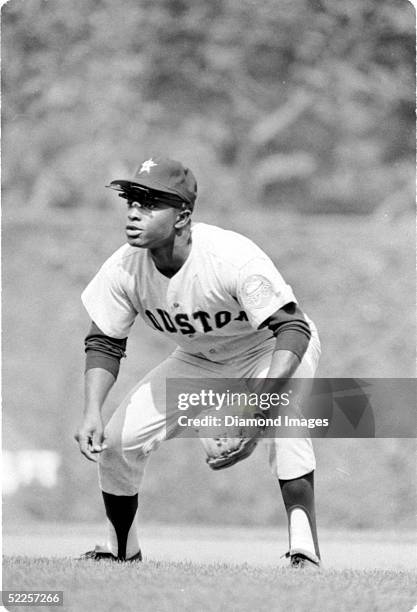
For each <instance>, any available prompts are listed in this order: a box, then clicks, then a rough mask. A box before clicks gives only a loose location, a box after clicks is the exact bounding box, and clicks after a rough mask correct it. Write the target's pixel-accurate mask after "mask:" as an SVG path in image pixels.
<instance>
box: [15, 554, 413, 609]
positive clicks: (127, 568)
mask: <svg viewBox="0 0 417 612" xmlns="http://www.w3.org/2000/svg"><path fill="white" fill-rule="evenodd" d="M4 572H5V578H4V582H5V587H4V588H6V587H7V589H8V590H12V589H13V588H19V589H21V590H30V589H33V588H34V587H33V585H34V584H36V585H37V588H38V589H39V588H40V585H41V588H42V589H51V590H63V591H64V606H63V609H64V610H77V611H78V610H79V611H82V610H89V611H94V612H95V611H98V610H100V611H103V612H110V611H114V612H124V611H126V612H130V611H132V612H133V611H136V610H143V611H146V612H148V611H149V612H150V611H152V612H159V611H161V612H162V611H165V610H166V611H177V610H178V611H179V610H199V611H200V610H201V611H204V612H206V611H207V612H211V611H213V612H214V611H218V610H230V611H232V610H233V611H234V610H241V611H246V610H248V611H249V610H254V611H258V612H260V611H262V610H265V611H266V610H268V611H271V610H276V611H280V610H283V611H284V610H285V611H288V610H291V611H292V612H301V611H304V610H309V611H310V612H316V611H317V612H318V611H320V612H322V611H323V610H325V611H331V612H333V611H334V612H336V611H338V612H343V611H346V612H347V611H349V612H352V611H353V610H354V611H355V612H362V611H363V612H370V611H372V610H375V611H381V612H382V611H387V612H388V611H390V612H393V611H394V610H395V611H396V612H407V611H409V610H410V609H411V608H412V607H413V606H414V603H415V601H416V586H415V575H413V574H412V573H411V572H405V571H400V572H395V571H384V570H374V571H358V570H341V571H338V570H332V571H323V572H319V573H316V572H313V573H311V572H308V571H307V570H290V569H286V568H285V569H284V568H260V567H253V566H250V565H247V564H242V565H234V564H220V563H218V564H212V565H201V564H197V563H192V562H184V563H173V562H166V561H146V562H144V563H142V564H132V565H129V564H114V563H111V562H101V563H100V564H97V563H95V562H93V561H88V562H79V561H74V560H71V559H56V560H51V559H47V558H37V559H36V558H34V559H30V558H27V557H14V558H6V559H5V561H4ZM15 608H16V606H10V607H8V608H7V609H10V610H13V609H15ZM61 609H62V608H61Z"/></svg>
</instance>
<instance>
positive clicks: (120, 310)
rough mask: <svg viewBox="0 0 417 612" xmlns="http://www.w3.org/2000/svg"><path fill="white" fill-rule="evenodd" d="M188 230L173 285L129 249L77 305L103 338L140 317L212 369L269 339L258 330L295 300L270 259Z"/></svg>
mask: <svg viewBox="0 0 417 612" xmlns="http://www.w3.org/2000/svg"><path fill="white" fill-rule="evenodd" d="M191 231H192V246H191V251H190V254H189V256H188V258H187V260H186V261H185V263H184V264H183V265H182V267H181V268H180V270H178V272H177V273H176V274H175V275H174V276H173V277H172V278H168V277H166V276H164V275H163V274H161V272H159V270H158V269H157V268H156V267H155V264H154V262H153V260H152V257H151V255H150V252H149V251H148V249H140V248H137V247H132V246H130V245H129V244H125V245H123V246H122V247H121V248H119V249H118V250H117V251H116V252H115V253H114V254H113V255H112V256H111V257H110V258H109V259H108V260H107V261H106V262H105V263H104V265H103V266H102V267H101V269H100V270H99V272H98V273H97V275H96V276H95V277H94V278H93V280H92V281H91V282H90V283H89V285H88V286H87V288H86V289H85V291H84V292H83V294H82V301H83V304H84V306H85V308H86V309H87V312H88V313H89V315H90V317H91V319H92V320H93V321H94V322H95V323H96V325H97V326H98V327H99V328H100V329H101V330H102V331H103V332H104V333H105V334H106V335H108V336H111V337H114V338H125V337H127V336H128V334H129V330H130V328H131V327H132V325H133V322H134V320H135V318H136V316H137V315H138V314H140V316H141V317H142V318H143V320H144V321H145V322H146V323H147V324H148V325H149V326H150V327H152V328H153V329H154V330H155V331H157V332H158V333H161V334H164V335H165V336H168V337H171V338H172V339H173V340H174V341H175V342H176V343H177V345H179V346H180V347H181V348H182V349H183V350H185V351H187V352H188V353H192V354H194V355H199V356H201V357H205V358H206V359H210V360H211V361H216V362H219V361H224V360H227V359H230V358H232V357H234V356H239V355H242V354H243V353H244V352H246V351H249V350H251V349H253V348H255V347H257V346H259V345H261V344H262V343H263V342H265V341H266V340H268V339H270V338H272V332H271V331H270V330H268V329H261V330H259V329H258V328H259V326H260V325H261V324H262V323H263V322H264V321H265V320H266V319H267V318H268V317H269V316H271V315H272V314H273V313H274V312H275V311H276V310H278V309H279V308H282V307H283V306H285V304H288V303H289V302H296V299H295V297H294V294H293V291H292V289H291V287H290V286H289V285H287V284H286V283H285V281H284V279H283V278H282V276H281V275H280V274H279V272H278V270H277V269H276V267H275V266H274V264H273V263H272V261H271V260H270V259H269V257H268V256H267V255H266V254H265V253H264V252H263V251H262V250H261V249H260V248H259V247H258V246H256V245H255V244H254V243H253V242H252V241H251V240H249V239H248V238H246V237H244V236H242V235H240V234H237V233H236V232H232V231H229V230H224V229H221V228H218V227H215V226H212V225H207V224H205V223H195V224H193V225H192V226H191Z"/></svg>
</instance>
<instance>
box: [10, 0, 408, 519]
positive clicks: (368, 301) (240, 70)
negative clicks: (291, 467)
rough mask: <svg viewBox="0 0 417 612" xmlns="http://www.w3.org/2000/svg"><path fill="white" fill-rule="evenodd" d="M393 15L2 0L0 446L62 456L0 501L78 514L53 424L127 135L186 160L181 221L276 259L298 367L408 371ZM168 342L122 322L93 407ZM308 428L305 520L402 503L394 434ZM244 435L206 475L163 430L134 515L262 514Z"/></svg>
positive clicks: (34, 511)
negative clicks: (311, 500) (304, 348)
mask: <svg viewBox="0 0 417 612" xmlns="http://www.w3.org/2000/svg"><path fill="white" fill-rule="evenodd" d="M414 23H415V16H414V9H413V7H412V5H411V4H410V3H409V2H407V1H406V0H349V1H342V0H291V1H289V0H257V1H256V2H255V1H253V0H210V2H206V1H203V0H152V1H151V0H9V2H7V3H6V4H5V5H3V7H2V25H1V28H2V209H3V258H2V268H3V444H4V447H5V448H6V449H8V450H10V451H11V452H14V451H18V450H20V449H37V448H38V449H49V450H53V451H56V452H57V453H58V454H59V455H60V456H61V458H62V463H61V468H60V471H59V478H58V481H57V485H56V487H54V488H52V489H45V488H41V487H39V486H29V485H22V486H21V487H20V489H19V490H18V492H17V493H15V494H14V495H11V496H9V497H7V498H6V499H5V505H4V516H5V519H6V521H11V520H17V521H21V520H23V519H31V518H37V519H39V518H41V519H46V520H48V519H53V520H58V519H63V520H96V519H97V518H99V517H102V508H101V502H100V498H99V493H98V490H97V486H96V475H95V468H94V467H93V466H92V465H91V464H87V463H86V462H85V460H83V459H82V458H81V457H80V456H79V454H78V451H77V449H76V447H75V443H74V442H73V441H72V433H73V431H74V430H75V427H76V425H77V423H78V420H79V418H80V414H81V406H82V372H83V360H84V356H83V337H84V335H85V332H86V329H87V326H88V319H87V316H86V314H85V313H84V312H83V311H82V307H81V305H80V300H79V295H80V293H81V291H82V289H83V288H84V286H85V285H86V283H87V282H88V281H89V279H90V278H91V277H92V276H93V274H94V273H95V271H96V270H97V268H98V267H99V266H100V265H101V264H102V263H103V261H104V259H105V258H106V257H108V256H109V255H110V254H111V253H112V252H113V251H114V250H115V249H116V248H117V247H118V246H120V244H121V243H122V242H123V233H122V232H123V216H124V212H123V210H122V209H121V208H120V207H119V204H118V203H117V202H115V199H116V198H115V196H114V194H113V193H111V192H109V190H106V189H104V185H105V184H107V183H108V182H109V181H110V180H112V179H114V178H122V177H125V176H129V175H130V174H131V173H133V171H134V170H135V169H136V166H137V165H138V163H139V162H140V161H141V160H142V159H144V158H145V157H147V156H149V155H151V154H155V153H163V154H167V155H170V156H172V157H174V158H176V159H180V160H182V161H183V162H184V163H185V164H188V165H190V166H191V167H192V169H193V171H194V172H195V174H196V176H197V178H198V182H199V199H198V202H197V207H196V212H195V215H196V220H199V221H205V222H208V223H214V224H219V225H222V226H223V227H227V228H230V229H234V230H236V231H240V232H242V233H244V234H246V235H247V236H249V237H250V238H252V239H254V240H255V241H256V242H257V243H258V244H259V245H260V246H262V248H264V250H265V251H266V252H267V253H268V254H269V255H270V256H271V257H272V259H273V260H274V261H275V262H276V263H277V265H278V267H279V269H280V270H281V271H282V273H283V274H284V276H285V278H286V279H287V281H288V282H290V284H291V285H292V286H293V287H294V289H295V293H296V295H297V296H298V298H299V301H300V303H301V304H302V306H303V307H304V309H305V310H306V312H307V313H308V314H309V315H310V316H311V317H312V318H313V319H314V320H315V322H316V323H317V325H318V327H319V330H320V334H321V338H322V344H323V356H322V362H321V366H320V371H319V374H320V375H321V376H329V377H334V376H340V377H350V376H353V377H408V376H414V372H415V340H414V338H415V336H414V328H415V312H414V304H415V281H414V277H415V234H414V200H415V197H414V192H415V157H414V151H415V137H414V134H415V129H414V121H415V119H414V97H415V78H414V74H415V59H414V54H415V32H414ZM171 350H172V345H171V344H168V341H165V340H164V338H161V337H159V336H154V335H153V334H152V332H151V331H150V330H149V328H147V327H145V326H144V325H143V324H142V323H141V322H140V321H138V323H137V324H136V325H135V329H134V330H133V332H132V335H131V337H130V338H129V345H128V358H127V360H126V362H125V363H123V366H122V370H121V374H120V378H119V381H118V383H117V385H116V387H115V389H114V390H113V392H112V394H111V396H110V398H109V402H108V407H107V414H110V413H111V411H112V410H113V409H114V408H115V407H116V406H117V403H118V402H119V401H120V400H121V399H122V397H123V395H124V393H125V392H126V390H127V389H128V388H129V387H130V386H132V385H133V384H134V382H135V381H136V380H137V379H138V378H139V377H140V376H142V375H143V374H144V373H145V372H146V371H148V370H149V369H150V368H151V367H153V366H154V365H156V364H157V363H158V362H159V361H160V360H161V359H162V358H164V357H165V356H166V355H167V354H168V353H169V352H170V351H171ZM393 409H395V410H398V411H399V415H401V406H395V407H393ZM316 449H317V455H318V462H319V466H320V470H319V471H318V475H317V487H318V492H319V494H318V506H319V518H320V522H321V524H322V525H323V526H330V527H337V528H340V527H381V528H382V527H383V528H387V527H410V526H411V525H412V524H413V520H414V518H413V517H414V514H415V507H416V498H415V463H414V450H415V442H414V441H413V440H411V439H410V440H390V439H388V440H317V441H316ZM264 451H265V449H263V448H261V449H259V451H258V452H257V453H256V454H255V455H254V456H253V457H252V458H251V459H250V460H249V461H247V462H244V463H242V464H241V465H239V466H236V467H235V468H233V469H231V470H226V471H225V472H224V473H221V474H212V473H211V472H209V470H208V468H207V467H206V466H205V465H204V455H203V451H202V449H201V448H199V443H198V442H197V441H193V440H191V441H190V440H182V441H174V442H169V443H167V444H166V445H163V446H162V448H161V449H160V450H159V451H158V452H157V453H156V454H155V456H154V457H153V458H152V461H151V464H150V466H149V469H148V478H147V479H146V480H145V485H144V497H143V500H144V501H143V504H142V506H141V512H142V517H143V518H145V519H154V520H161V521H164V520H170V521H174V520H178V521H197V522H212V523H219V524H222V523H228V524H232V523H244V524H257V525H262V524H274V523H276V522H281V523H282V524H284V522H285V521H284V513H283V508H282V503H281V502H280V501H279V494H278V490H277V488H276V486H275V485H274V484H273V483H272V480H271V476H270V475H269V474H268V469H265V465H266V457H265V456H264V455H265V452H264ZM195 457H197V459H198V460H197V461H196V460H195Z"/></svg>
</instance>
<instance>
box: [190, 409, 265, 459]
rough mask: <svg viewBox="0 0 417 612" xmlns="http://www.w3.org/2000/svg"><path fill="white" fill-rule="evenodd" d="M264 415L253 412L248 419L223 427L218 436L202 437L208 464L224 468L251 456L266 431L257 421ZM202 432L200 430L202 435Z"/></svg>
mask: <svg viewBox="0 0 417 612" xmlns="http://www.w3.org/2000/svg"><path fill="white" fill-rule="evenodd" d="M263 416H264V415H261V414H259V413H256V414H253V413H252V414H251V415H250V417H248V418H246V419H243V418H242V419H239V421H240V424H239V423H236V424H235V425H232V426H230V427H224V428H222V429H221V433H219V436H218V437H216V438H205V437H200V440H201V443H202V445H203V447H204V449H205V451H206V453H207V459H206V461H207V464H208V466H209V467H210V468H211V469H212V470H222V469H224V468H227V467H231V466H232V465H235V463H238V462H239V461H243V459H246V458H247V457H249V456H250V455H251V454H252V453H253V451H254V450H255V448H256V445H257V444H258V441H259V439H260V438H261V437H262V435H263V433H264V430H265V428H264V426H263V425H259V424H258V423H257V421H258V418H259V417H263ZM211 431H212V430H211ZM202 433H203V431H202V430H199V434H200V436H201V434H202Z"/></svg>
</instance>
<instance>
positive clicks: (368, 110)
mask: <svg viewBox="0 0 417 612" xmlns="http://www.w3.org/2000/svg"><path fill="white" fill-rule="evenodd" d="M2 21H3V30H2V31H3V42H2V45H3V71H2V72H3V74H2V78H3V123H4V131H3V151H4V152H5V155H6V161H5V163H4V168H3V188H4V191H5V193H7V194H9V193H10V195H11V197H12V199H13V200H14V199H16V198H17V199H18V200H19V201H24V202H25V204H26V205H27V206H29V207H30V209H31V211H34V210H43V209H44V208H46V207H49V206H51V207H79V206H85V205H86V204H87V199H86V192H87V193H88V205H89V206H91V205H96V206H100V207H101V206H102V205H103V196H102V195H101V193H100V190H99V189H97V188H95V189H89V187H90V186H91V184H94V185H95V186H96V185H97V186H98V185H101V184H102V183H103V182H105V181H106V180H107V178H108V177H109V176H113V175H114V174H115V173H117V172H120V171H124V172H129V173H130V172H133V167H132V164H133V165H134V164H136V163H138V162H139V160H140V157H141V155H140V153H141V152H142V151H145V150H149V149H150V148H152V149H155V148H158V149H159V148H161V149H163V150H164V151H166V149H167V148H169V149H170V150H172V152H176V151H177V150H178V145H179V146H180V148H181V150H182V151H184V152H187V153H186V157H187V159H189V160H190V162H191V161H193V162H194V161H195V159H194V158H195V157H197V158H198V160H197V164H194V165H195V166H196V171H197V173H198V174H200V172H199V171H200V169H202V168H204V169H205V171H204V174H203V176H204V178H207V182H208V183H209V184H211V185H213V184H215V189H216V193H215V196H216V198H221V197H224V194H225V193H227V198H228V200H231V201H232V202H235V201H238V200H240V201H242V202H243V203H251V204H252V203H253V202H256V203H257V204H258V205H259V206H262V205H263V206H270V207H274V208H280V209H284V210H286V209H288V208H291V209H296V210H300V211H305V212H313V213H317V212H337V213H343V212H344V213H346V212H354V213H358V214H366V213H370V212H372V211H374V210H375V209H377V208H378V207H381V206H382V207H386V208H387V209H388V210H389V212H391V213H398V212H400V211H403V210H405V209H407V208H409V207H410V206H411V207H412V206H413V202H414V197H413V194H414V181H413V175H414V164H413V153H414V92H415V87H414V48H415V40H414V11H413V8H412V6H411V4H409V3H408V2H407V1H406V0H349V2H345V1H340V0H336V1H331V0H296V1H295V2H294V0H279V1H278V2H277V0H261V1H259V2H253V0H239V1H236V0H211V1H210V2H206V1H205V0H158V1H157V2H155V1H154V0H140V1H139V2H138V1H137V0H118V1H117V2H114V1H113V0H97V1H93V0H87V1H85V0H72V1H71V2H69V1H68V0H29V1H28V0H11V1H10V2H8V3H7V4H6V5H4V6H3V9H2ZM167 143H170V146H169V147H167ZM182 151H181V152H182ZM183 157H184V156H183ZM86 168H88V169H89V176H88V177H87V176H85V169H86ZM16 176H18V177H19V181H16ZM205 196H206V199H210V200H211V199H212V196H213V194H212V193H211V192H210V193H206V194H205ZM6 203H7V200H6Z"/></svg>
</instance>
